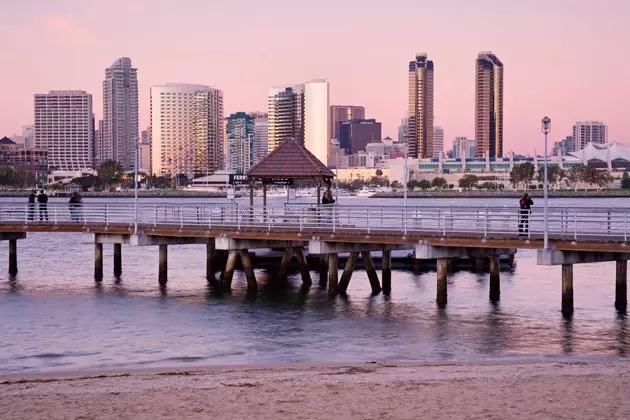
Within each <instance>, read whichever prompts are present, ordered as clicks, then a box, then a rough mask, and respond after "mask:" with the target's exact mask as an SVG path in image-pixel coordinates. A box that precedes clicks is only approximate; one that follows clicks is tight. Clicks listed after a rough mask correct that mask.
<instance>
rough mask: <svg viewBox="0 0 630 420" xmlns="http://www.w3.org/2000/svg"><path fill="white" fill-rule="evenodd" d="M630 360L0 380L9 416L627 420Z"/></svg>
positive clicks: (1, 407)
mask: <svg viewBox="0 0 630 420" xmlns="http://www.w3.org/2000/svg"><path fill="white" fill-rule="evenodd" d="M629 396H630V363H628V362H610V363H583V362H544V363H538V362H508V363H488V364H424V365H418V364H415V365H387V364H364V365H355V366H309V365H299V366H291V365H288V366H275V367H250V368H247V367H239V368H221V369H198V370H161V371H134V372H131V371H130V372H116V373H114V372H111V373H94V374H93V373H83V374H80V373H76V374H27V375H11V376H4V377H2V378H0V413H2V414H1V417H2V418H7V419H26V418H28V419H39V418H47V419H57V418H60V419H61V418H63V419H92V418H94V419H97V418H98V419H120V418H134V419H145V418H146V419H149V418H150V419H160V418H164V419H166V418H169V419H172V418H222V419H244V418H256V419H276V418H284V419H287V418H288V419H332V418H335V419H418V418H428V417H429V416H431V417H434V418H435V417H439V418H453V419H458V418H468V419H481V418H483V419H505V418H509V419H533V418H544V419H548V418H554V419H628V418H630V398H629Z"/></svg>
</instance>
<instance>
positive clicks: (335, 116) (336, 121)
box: [329, 105, 365, 139]
mask: <svg viewBox="0 0 630 420" xmlns="http://www.w3.org/2000/svg"><path fill="white" fill-rule="evenodd" d="M364 119H365V108H364V107H362V106H356V105H331V106H330V123H329V124H330V130H331V136H332V138H334V139H339V137H340V136H341V132H340V129H341V123H344V122H346V121H352V120H364Z"/></svg>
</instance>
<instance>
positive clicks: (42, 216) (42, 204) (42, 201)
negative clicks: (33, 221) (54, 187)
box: [37, 190, 48, 221]
mask: <svg viewBox="0 0 630 420" xmlns="http://www.w3.org/2000/svg"><path fill="white" fill-rule="evenodd" d="M37 202H38V203H39V220H40V221H41V220H46V221H48V196H47V195H46V193H45V192H44V190H41V191H40V192H39V195H38V196H37Z"/></svg>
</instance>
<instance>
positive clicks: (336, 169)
mask: <svg viewBox="0 0 630 420" xmlns="http://www.w3.org/2000/svg"><path fill="white" fill-rule="evenodd" d="M330 144H331V145H332V146H333V147H334V148H335V202H336V203H337V204H339V140H337V139H330Z"/></svg>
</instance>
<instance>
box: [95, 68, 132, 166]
mask: <svg viewBox="0 0 630 420" xmlns="http://www.w3.org/2000/svg"><path fill="white" fill-rule="evenodd" d="M99 131H100V142H101V145H102V146H101V150H102V154H101V156H99V158H98V160H99V161H101V162H102V161H104V160H108V159H111V160H115V161H117V162H119V163H120V164H121V165H122V167H123V169H124V170H125V171H131V170H133V169H134V165H135V159H136V142H137V141H138V72H137V69H135V68H134V67H132V65H131V59H130V58H128V57H122V58H119V59H118V60H116V61H115V62H114V63H113V64H112V65H111V66H110V67H108V68H107V69H106V70H105V80H103V126H102V130H99Z"/></svg>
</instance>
